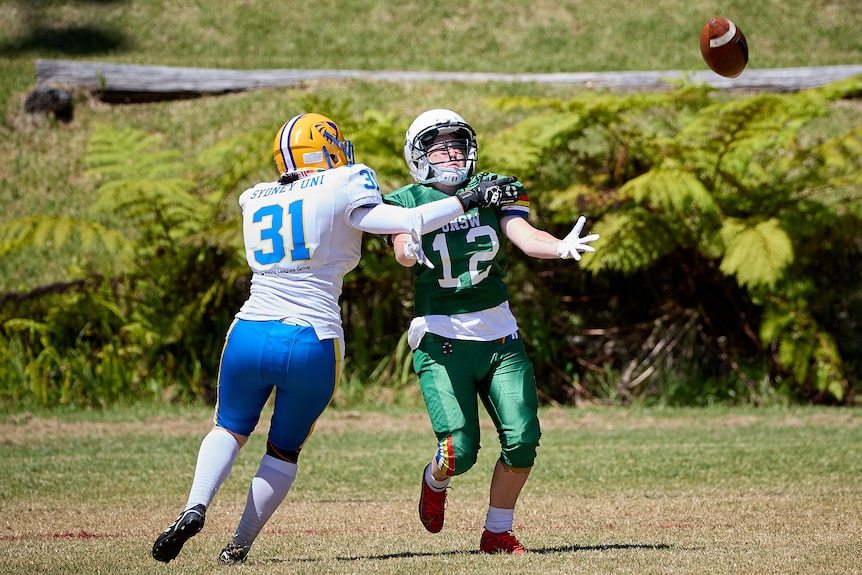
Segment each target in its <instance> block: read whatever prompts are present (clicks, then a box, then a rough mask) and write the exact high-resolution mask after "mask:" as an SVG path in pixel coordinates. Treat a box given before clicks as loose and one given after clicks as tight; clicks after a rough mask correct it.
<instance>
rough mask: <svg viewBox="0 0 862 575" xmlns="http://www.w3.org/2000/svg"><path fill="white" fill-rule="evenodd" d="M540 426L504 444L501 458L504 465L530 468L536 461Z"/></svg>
mask: <svg viewBox="0 0 862 575" xmlns="http://www.w3.org/2000/svg"><path fill="white" fill-rule="evenodd" d="M540 436H541V433H540V432H539V429H538V426H536V427H535V429H528V430H527V431H525V432H524V433H522V434H521V435H520V437H518V438H517V439H513V440H511V441H506V442H504V444H503V447H502V451H501V454H500V460H501V461H502V462H503V464H504V465H506V466H508V467H513V468H516V469H523V468H530V467H532V466H533V463H535V461H536V447H538V446H539V437H540Z"/></svg>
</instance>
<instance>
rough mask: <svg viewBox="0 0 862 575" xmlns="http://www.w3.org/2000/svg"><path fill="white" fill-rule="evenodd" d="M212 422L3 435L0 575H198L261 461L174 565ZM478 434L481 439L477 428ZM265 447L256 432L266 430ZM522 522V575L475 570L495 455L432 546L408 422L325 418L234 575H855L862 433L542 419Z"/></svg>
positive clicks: (59, 425)
mask: <svg viewBox="0 0 862 575" xmlns="http://www.w3.org/2000/svg"><path fill="white" fill-rule="evenodd" d="M209 419H210V412H209V409H208V408H186V409H182V410H179V409H171V410H166V409H163V408H143V407H136V408H127V409H118V410H112V411H109V412H103V413H96V412H94V413H77V414H65V415H64V414H58V413H53V414H51V413H49V414H41V415H29V414H22V413H17V414H7V415H5V416H2V418H0V434H2V437H3V441H2V443H0V458H2V461H3V481H2V483H0V517H2V524H0V525H2V532H0V557H2V567H3V569H2V570H3V572H5V573H16V574H24V573H28V574H29V573H57V574H60V573H62V574H64V575H72V574H88V575H91V574H93V573H112V574H116V573H168V572H171V573H188V574H198V573H211V572H215V571H219V572H223V570H225V569H231V568H229V567H222V566H219V565H218V564H217V562H216V556H217V554H218V552H219V551H220V549H221V548H222V547H223V546H224V544H225V543H226V542H227V541H228V540H229V537H230V534H231V533H232V529H233V528H234V527H235V525H236V522H237V520H238V517H239V514H240V513H241V511H242V505H243V503H244V501H245V490H246V486H247V482H248V481H249V480H250V478H251V476H252V474H253V473H254V470H255V469H256V467H257V463H258V461H259V459H260V456H261V454H262V452H263V440H264V437H263V434H262V433H258V434H256V435H254V436H252V440H251V441H250V443H249V444H248V445H247V446H246V447H245V449H244V450H243V451H242V452H241V453H240V456H239V457H238V459H237V463H236V465H235V467H234V471H233V473H232V475H231V476H230V478H229V479H228V480H227V482H226V483H225V485H224V486H223V488H222V490H221V491H220V492H219V493H218V495H217V497H216V500H215V502H214V503H213V505H212V507H211V508H210V512H209V514H208V518H207V524H206V527H205V528H204V531H203V532H201V533H200V534H199V535H198V536H197V537H195V538H194V539H192V540H190V541H189V542H188V543H187V545H186V547H185V549H184V551H183V553H182V554H181V555H180V557H179V558H178V559H177V560H175V561H174V562H172V563H171V564H169V565H167V566H166V565H163V564H160V563H157V562H155V561H154V560H153V559H152V558H151V556H150V549H151V546H152V542H153V540H154V538H155V536H156V535H157V534H158V533H159V532H160V531H161V530H162V529H164V527H166V526H167V525H168V524H169V523H170V522H171V521H173V519H174V517H175V515H176V514H177V513H178V512H179V510H180V507H181V506H182V505H183V504H184V503H185V498H186V495H187V490H188V488H189V485H190V482H191V474H192V471H193V466H194V460H195V456H196V452H197V447H198V445H199V443H200V440H201V438H202V437H203V435H204V434H205V433H206V431H207V429H208V427H209ZM485 424H487V421H486V422H485ZM262 427H263V429H261V430H259V431H264V430H265V425H262ZM543 430H544V435H543V439H542V446H541V447H540V453H539V461H538V464H537V467H536V468H535V471H534V473H533V476H532V477H531V479H530V481H529V482H528V484H527V487H526V489H525V491H524V494H523V495H522V498H521V501H520V502H519V506H518V509H517V513H516V517H515V523H516V530H517V533H518V535H519V536H520V539H521V541H522V543H524V544H525V545H526V546H527V547H528V549H529V550H530V553H529V554H528V555H527V556H524V557H510V556H486V555H483V554H480V553H478V552H477V548H478V538H479V535H480V533H481V527H482V521H483V518H484V511H485V508H486V505H487V483H488V478H489V472H490V469H491V466H492V464H493V461H494V459H495V456H496V445H495V444H496V440H495V438H494V434H493V430H492V429H490V428H489V427H488V426H487V425H485V428H484V439H485V444H484V446H485V449H484V450H483V451H482V452H481V454H480V460H479V463H478V464H477V466H476V467H475V468H474V469H473V470H471V471H470V472H469V473H467V474H466V475H463V476H460V477H458V478H456V479H455V480H454V481H453V484H452V486H453V489H452V490H450V494H449V504H448V511H447V519H446V526H445V528H444V530H443V531H442V532H441V533H440V534H437V535H431V534H429V533H427V532H425V531H424V530H423V528H422V527H421V525H420V523H419V521H418V519H417V517H416V502H417V496H418V490H419V476H420V472H421V469H422V467H423V465H424V463H425V461H426V460H427V459H428V458H429V457H430V453H431V452H432V451H433V444H432V441H433V440H432V439H431V432H430V428H429V425H428V423H427V418H426V416H425V414H424V413H423V412H422V411H419V410H395V411H392V412H387V413H383V412H347V411H341V410H330V411H329V412H327V413H326V414H325V415H324V417H323V420H322V421H321V423H320V424H319V426H318V429H317V431H316V433H315V435H314V437H313V438H312V440H311V441H310V442H309V444H308V446H307V449H306V452H305V453H304V454H303V457H302V460H301V466H300V474H299V477H298V479H297V481H296V483H295V484H294V488H293V490H292V491H291V493H290V494H289V495H288V498H287V500H286V501H285V504H284V505H283V506H282V507H281V509H280V510H279V511H278V512H277V513H276V515H275V516H274V517H273V519H272V521H271V522H270V523H269V525H267V527H266V528H265V530H264V532H263V534H262V535H261V537H260V538H259V539H258V542H257V543H256V544H255V547H254V548H253V549H252V553H251V555H250V557H249V560H248V562H247V563H246V564H245V565H244V566H242V567H241V570H242V572H243V573H308V574H320V573H375V574H377V573H407V574H414V573H415V574H425V573H432V572H433V573H446V574H453V575H454V574H460V573H469V574H471V575H484V574H493V573H570V574H572V573H585V574H586V573H590V574H593V573H630V574H638V575H643V574H649V573H674V574H692V575H702V574H705V573H721V574H727V575H731V574H740V575H742V574H744V575H758V574H773V573H774V574H790V573H794V574H805V575H807V574H812V575H813V574H825V573H828V574H851V573H860V572H862V548H860V546H859V534H860V533H862V452H860V450H859V447H858V446H859V445H860V443H862V414H860V413H859V412H858V411H850V410H827V409H812V408H794V409H786V410H785V409H782V410H778V409H776V410H760V411H754V410H719V409H706V410H671V411H668V410H624V409H616V408H590V407H588V408H582V409H570V410H560V409H548V410H544V411H543Z"/></svg>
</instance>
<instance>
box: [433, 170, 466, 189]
mask: <svg viewBox="0 0 862 575" xmlns="http://www.w3.org/2000/svg"><path fill="white" fill-rule="evenodd" d="M432 171H433V172H434V175H435V176H436V177H434V178H431V179H430V180H428V183H434V182H439V183H441V184H443V185H445V186H457V185H458V184H462V183H464V182H465V181H466V180H467V168H466V167H465V168H449V169H446V170H438V169H436V168H432Z"/></svg>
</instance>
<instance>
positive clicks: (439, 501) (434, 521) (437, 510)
mask: <svg viewBox="0 0 862 575" xmlns="http://www.w3.org/2000/svg"><path fill="white" fill-rule="evenodd" d="M428 465H431V464H430V463H429V464H428ZM426 469H427V467H426ZM445 511H446V490H445V489H444V490H443V491H434V490H433V489H431V486H430V485H428V483H427V482H426V481H425V471H422V494H421V495H420V496H419V520H420V521H422V525H424V526H425V529H427V530H428V531H430V532H431V533H439V532H440V530H441V529H443V514H444V513H445Z"/></svg>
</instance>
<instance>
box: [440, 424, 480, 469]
mask: <svg viewBox="0 0 862 575" xmlns="http://www.w3.org/2000/svg"><path fill="white" fill-rule="evenodd" d="M478 455H479V441H478V440H477V439H475V438H473V437H470V436H469V435H467V434H466V433H462V432H458V431H456V432H454V433H452V434H451V435H449V436H448V437H446V438H445V439H444V440H443V441H441V442H440V443H438V444H437V456H436V461H437V467H439V468H440V469H441V470H442V471H443V473H445V474H446V475H450V476H451V475H461V474H462V473H464V472H465V471H467V470H468V469H470V468H471V467H473V465H474V464H475V463H476V458H477V456H478Z"/></svg>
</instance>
